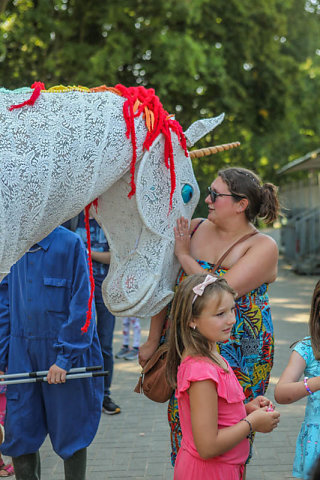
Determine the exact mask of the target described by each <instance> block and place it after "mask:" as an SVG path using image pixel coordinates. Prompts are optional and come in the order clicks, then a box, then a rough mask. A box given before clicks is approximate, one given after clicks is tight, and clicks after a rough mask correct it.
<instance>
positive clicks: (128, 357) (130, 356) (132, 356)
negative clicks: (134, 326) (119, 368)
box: [123, 348, 139, 360]
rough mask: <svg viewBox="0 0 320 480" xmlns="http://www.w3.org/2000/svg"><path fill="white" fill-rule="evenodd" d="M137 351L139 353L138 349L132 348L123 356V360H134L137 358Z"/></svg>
mask: <svg viewBox="0 0 320 480" xmlns="http://www.w3.org/2000/svg"><path fill="white" fill-rule="evenodd" d="M138 353H139V349H138V348H133V349H132V350H130V351H129V353H127V354H126V355H125V356H124V357H123V358H124V359H125V360H136V359H137V358H138Z"/></svg>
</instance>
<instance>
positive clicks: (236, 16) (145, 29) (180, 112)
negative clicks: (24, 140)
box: [0, 0, 320, 187]
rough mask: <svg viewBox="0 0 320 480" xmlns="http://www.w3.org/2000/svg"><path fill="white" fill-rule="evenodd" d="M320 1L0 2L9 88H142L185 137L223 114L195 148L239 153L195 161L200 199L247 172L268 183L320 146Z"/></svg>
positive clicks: (2, 69)
mask: <svg viewBox="0 0 320 480" xmlns="http://www.w3.org/2000/svg"><path fill="white" fill-rule="evenodd" d="M319 15H320V8H319V3H318V0H307V3H304V2H303V1H301V0H255V1H254V2H253V1H252V0H242V1H241V2H239V0H229V1H228V2H225V0H216V1H215V2H212V0H159V1H158V2H151V1H146V0H143V1H142V0H122V1H120V2H119V1H115V0H109V1H107V2H106V1H105V0H47V1H41V0H14V1H6V0H2V1H0V79H1V84H2V85H3V86H5V87H6V88H17V87H20V86H25V85H31V84H32V83H33V82H34V81H35V80H40V81H43V82H44V83H45V85H46V87H50V86H53V85H56V84H61V83H62V84H65V85H67V84H73V85H74V84H76V85H77V84H80V85H86V86H90V87H92V86H97V85H101V84H107V85H110V86H112V85H115V84H117V83H123V84H125V85H127V86H129V85H144V86H146V87H152V88H154V89H155V90H156V93H157V94H158V95H159V97H160V99H161V101H162V102H163V104H164V107H165V108H166V110H168V111H169V112H170V113H175V114H176V118H177V119H178V120H179V121H180V123H181V124H182V126H183V127H184V129H186V128H187V127H188V126H189V125H190V123H192V122H193V121H195V120H197V119H198V118H200V117H211V116H213V115H217V114H219V113H221V112H222V111H224V112H226V120H225V121H224V123H223V125H221V126H220V127H218V128H217V129H216V131H215V132H214V134H212V135H208V136H207V137H206V138H205V139H203V140H202V141H201V142H199V145H197V148H199V147H200V146H207V145H210V144H217V143H225V142H229V141H234V140H240V141H241V144H242V145H241V148H240V149H237V150H234V151H230V152H226V153H223V154H218V155H215V156H211V157H208V158H202V159H201V160H196V161H194V167H195V171H196V175H197V178H198V180H199V183H200V185H201V187H204V186H207V183H208V181H209V180H208V179H210V178H213V177H214V175H215V174H216V172H217V169H218V168H220V167H222V166H225V165H234V164H238V165H239V164H240V165H243V166H246V167H248V168H252V169H254V170H255V171H256V172H257V173H259V174H261V175H262V177H263V178H264V179H266V180H268V181H275V182H278V181H279V178H278V177H277V175H276V173H277V169H278V168H279V167H280V166H282V165H284V164H285V163H287V162H288V161H289V160H291V159H293V158H296V157H298V156H300V155H302V154H304V153H306V152H307V151H309V150H311V149H313V148H316V147H318V146H319V144H318V142H319V116H320V109H319V99H318V97H319V95H318V92H319V87H320V28H319V18H320V17H319Z"/></svg>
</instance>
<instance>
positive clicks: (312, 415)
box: [292, 337, 320, 480]
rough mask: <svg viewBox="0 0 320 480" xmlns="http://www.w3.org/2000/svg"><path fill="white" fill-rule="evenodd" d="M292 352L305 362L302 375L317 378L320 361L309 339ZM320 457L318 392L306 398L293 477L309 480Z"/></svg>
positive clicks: (319, 401)
mask: <svg viewBox="0 0 320 480" xmlns="http://www.w3.org/2000/svg"><path fill="white" fill-rule="evenodd" d="M294 350H295V351H296V352H297V353H299V355H301V357H302V358H303V359H304V360H305V362H306V368H305V371H304V375H305V376H306V377H318V376H319V375H320V361H319V360H316V359H315V358H314V355H313V351H312V347H311V339H310V337H306V338H304V339H303V340H302V341H301V342H299V343H298V344H297V345H296V346H295V347H294ZM319 455H320V390H319V391H317V392H314V393H313V394H312V395H309V396H308V401H307V405H306V412H305V416H304V421H303V423H302V425H301V429H300V433H299V435H298V438H297V442H296V455H295V458H294V462H293V472H292V474H293V476H294V477H297V478H304V479H306V480H307V479H311V472H310V471H311V470H312V467H313V465H314V462H315V461H316V460H317V458H318V457H319Z"/></svg>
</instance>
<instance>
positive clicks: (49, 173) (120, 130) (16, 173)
mask: <svg viewBox="0 0 320 480" xmlns="http://www.w3.org/2000/svg"><path fill="white" fill-rule="evenodd" d="M117 87H119V88H118V89H117V91H110V90H107V91H101V89H100V90H99V91H96V90H95V89H93V91H90V90H89V89H83V88H81V89H79V88H74V87H72V88H68V89H67V91H66V90H63V89H62V91H60V90H59V89H52V90H48V91H41V88H40V87H39V89H38V94H39V98H37V99H36V101H35V97H36V96H35V95H34V93H35V92H33V93H32V91H31V90H30V89H22V90H19V91H13V92H11V91H8V90H5V89H0V100H1V101H0V162H1V170H0V193H1V195H0V220H1V234H0V277H2V278H3V277H4V276H5V275H6V274H7V273H8V272H9V270H10V267H11V265H12V264H13V263H15V262H16V261H17V260H18V259H19V258H20V257H21V256H22V255H23V254H24V253H25V252H26V251H27V250H28V249H29V248H30V247H31V246H32V245H34V244H35V243H36V242H37V241H39V240H40V239H42V238H44V237H45V236H46V235H47V234H49V233H50V232H51V231H52V230H53V229H54V228H55V227H57V226H58V225H60V224H61V223H63V222H64V221H66V220H68V219H70V218H71V217H73V216H75V215H77V214H78V213H79V212H80V211H81V210H82V209H83V208H84V207H85V206H86V205H88V204H89V203H90V202H92V201H93V200H94V199H96V198H98V209H97V211H93V215H94V216H96V217H97V219H98V220H99V221H100V223H101V225H102V227H103V229H104V231H105V233H106V236H107V238H108V241H109V243H110V247H111V251H112V258H111V265H110V271H109V275H108V276H107V278H106V280H105V281H104V284H103V294H104V300H105V302H106V304H107V306H108V308H109V309H110V310H111V311H112V312H113V313H115V314H116V315H120V316H125V315H136V316H147V315H153V314H156V313H158V312H159V311H160V310H161V309H162V308H163V307H164V306H165V305H166V304H167V303H168V302H169V301H170V299H171V297H172V296H173V287H174V280H175V277H176V275H177V272H178V269H179V265H178V262H177V259H176V257H175V255H174V231H173V227H174V226H175V224H176V220H177V218H178V217H180V216H181V215H183V216H184V217H186V218H188V219H189V220H190V219H191V217H192V214H193V211H194V209H195V207H196V205H197V202H198V200H199V188H198V185H197V182H196V180H195V177H194V174H193V170H192V164H191V160H190V157H189V155H188V152H187V150H186V144H185V138H184V134H183V132H182V129H181V127H180V126H179V124H178V122H176V121H175V120H172V119H169V116H168V114H167V112H165V111H164V110H163V107H162V105H161V104H160V102H159V99H158V98H157V97H156V96H155V95H154V92H153V91H152V90H150V91H148V90H141V89H140V90H139V88H140V87H139V88H133V89H130V88H129V89H125V87H122V86H121V85H120V86H117ZM141 88H142V87H141ZM111 90H114V89H111ZM30 92H31V93H32V96H31V97H30V101H29V103H28V101H27V102H26V101H25V100H26V97H27V98H28V96H29V95H30ZM31 100H32V102H31ZM12 104H15V105H16V104H20V105H19V106H21V108H17V109H11V110H10V106H11V105H12ZM159 119H160V120H161V121H160V120H159ZM220 121H222V118H221V117H219V120H218V121H216V120H214V124H213V126H212V128H214V126H216V125H217V124H218V123H220ZM161 122H162V123H161ZM197 123H198V122H196V124H197ZM194 125H195V124H194ZM190 128H191V130H190V129H189V130H190V132H189V133H190V138H191V137H193V139H196V140H197V139H198V138H201V136H203V135H204V134H206V133H207V132H208V131H209V130H211V129H212V128H209V130H208V129H206V128H203V125H202V124H201V121H200V124H199V123H198V124H197V125H196V126H195V127H193V126H191V127H190ZM191 143H192V142H191ZM133 160H134V161H133ZM133 187H135V192H134V188H133ZM128 195H129V197H130V198H128Z"/></svg>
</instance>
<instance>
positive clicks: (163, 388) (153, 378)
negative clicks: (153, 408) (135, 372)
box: [134, 343, 173, 403]
mask: <svg viewBox="0 0 320 480" xmlns="http://www.w3.org/2000/svg"><path fill="white" fill-rule="evenodd" d="M167 353H168V346H167V344H166V343H164V344H163V345H160V346H159V347H158V348H157V350H156V351H155V352H154V354H153V355H152V357H151V358H150V359H149V360H148V361H147V363H146V364H145V366H144V368H143V369H142V372H141V375H140V378H139V381H138V383H137V385H136V387H135V389H134V391H135V392H136V393H141V394H144V395H145V396H146V397H148V398H149V399H150V400H153V401H154V402H158V403H164V402H167V401H168V400H169V398H170V397H171V395H172V393H173V389H172V387H170V385H169V384H168V382H167V378H166V363H167Z"/></svg>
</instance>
